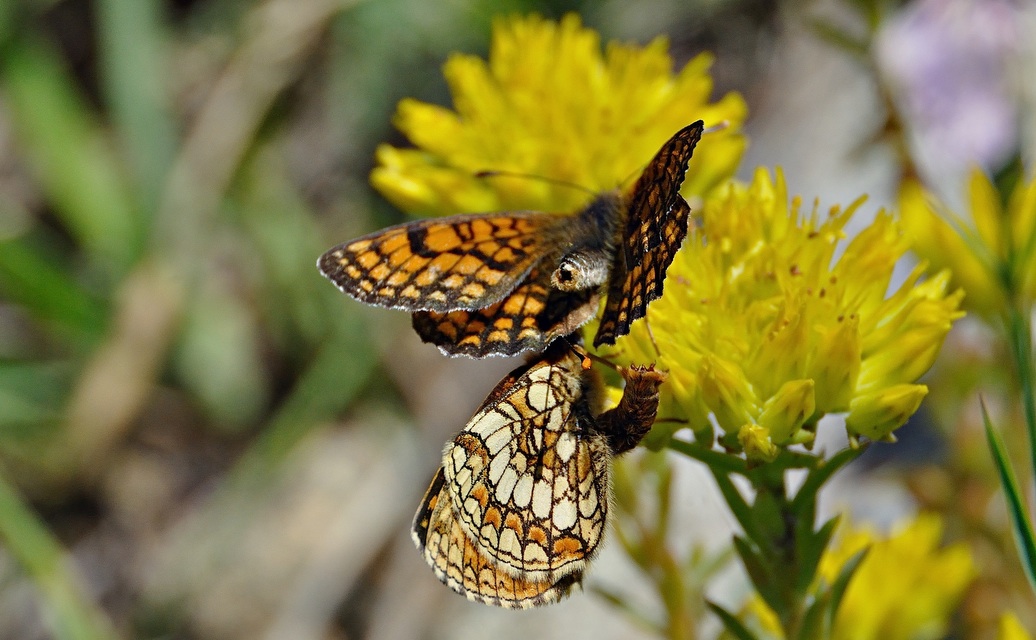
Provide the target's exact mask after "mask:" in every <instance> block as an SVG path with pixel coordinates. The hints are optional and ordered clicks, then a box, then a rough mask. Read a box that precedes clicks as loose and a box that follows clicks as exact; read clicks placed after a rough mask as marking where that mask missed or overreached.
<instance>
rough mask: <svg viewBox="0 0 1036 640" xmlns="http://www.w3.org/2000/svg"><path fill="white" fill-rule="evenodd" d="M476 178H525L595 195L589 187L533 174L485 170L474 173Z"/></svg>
mask: <svg viewBox="0 0 1036 640" xmlns="http://www.w3.org/2000/svg"><path fill="white" fill-rule="evenodd" d="M475 177H476V178H525V179H526V180H540V181H542V182H546V183H547V184H553V185H556V186H558V187H567V188H569V189H576V190H577V191H582V192H584V193H589V194H590V195H592V196H595V195H597V192H596V191H594V190H593V189H590V188H589V187H584V186H583V185H581V184H576V183H575V182H569V181H567V180H561V179H559V178H549V177H547V176H540V175H536V174H534V173H522V172H520V171H501V170H485V171H476V172H475Z"/></svg>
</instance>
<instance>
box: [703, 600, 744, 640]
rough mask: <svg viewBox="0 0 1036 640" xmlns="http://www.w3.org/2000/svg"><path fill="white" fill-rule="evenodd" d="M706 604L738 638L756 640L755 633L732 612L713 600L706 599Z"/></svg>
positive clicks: (739, 639) (740, 639)
mask: <svg viewBox="0 0 1036 640" xmlns="http://www.w3.org/2000/svg"><path fill="white" fill-rule="evenodd" d="M705 604H706V605H708V607H709V609H710V610H711V611H712V612H713V613H714V614H716V616H717V617H718V618H719V619H720V621H721V622H722V623H723V627H724V628H726V630H727V631H728V632H730V634H731V635H733V636H734V637H735V638H737V640H756V636H755V634H753V633H752V632H751V631H749V630H748V627H746V626H745V625H744V624H742V623H741V621H740V620H738V619H737V618H736V617H735V616H734V615H733V614H732V613H730V612H729V611H727V610H726V609H724V608H723V607H721V606H719V605H718V604H716V603H715V602H712V601H711V600H706V601H705Z"/></svg>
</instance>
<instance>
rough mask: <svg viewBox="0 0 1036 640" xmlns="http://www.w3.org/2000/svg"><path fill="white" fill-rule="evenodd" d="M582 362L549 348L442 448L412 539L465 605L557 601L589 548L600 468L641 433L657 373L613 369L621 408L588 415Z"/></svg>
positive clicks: (652, 406) (653, 407) (597, 513)
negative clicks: (621, 385)
mask: <svg viewBox="0 0 1036 640" xmlns="http://www.w3.org/2000/svg"><path fill="white" fill-rule="evenodd" d="M584 358H585V355H582V354H581V353H579V352H577V351H576V350H575V349H574V348H573V347H572V346H571V345H570V344H569V343H568V341H567V340H558V341H557V342H555V343H554V344H553V345H552V346H551V347H550V348H548V350H547V351H546V352H545V353H543V354H542V355H541V356H539V357H538V358H536V359H535V360H533V361H532V362H531V363H529V364H526V365H524V366H522V367H519V368H517V369H515V370H514V371H512V372H511V373H510V374H509V375H508V376H507V377H505V378H504V379H503V380H502V381H501V382H500V383H499V384H498V385H497V386H496V388H495V389H494V390H493V391H492V392H491V393H490V394H489V397H488V398H486V401H485V402H484V403H483V404H482V406H481V407H480V408H479V409H478V411H477V412H476V413H475V415H474V417H472V418H471V420H470V421H469V422H468V424H467V426H466V427H465V428H464V430H463V431H461V432H460V434H458V435H457V437H455V438H454V439H453V440H452V441H451V442H449V443H448V444H447V445H446V448H445V450H444V452H443V457H442V466H441V467H440V468H439V470H438V471H437V472H436V474H435V477H434V479H433V480H432V483H431V486H429V488H428V491H427V492H426V494H425V496H424V499H423V500H422V501H421V506H420V508H419V509H418V510H417V515H416V516H415V518H414V524H413V529H412V535H413V539H414V542H415V544H416V545H417V547H418V549H419V550H420V551H421V552H422V554H423V556H424V558H425V560H426V561H427V562H428V564H429V565H430V566H431V567H432V570H433V571H434V572H435V575H436V576H437V577H438V578H439V580H441V581H442V582H444V583H445V584H446V585H447V586H449V587H450V588H451V589H453V590H454V591H456V592H457V593H460V594H463V595H465V596H467V597H468V599H470V600H474V601H477V602H483V603H486V604H490V605H496V606H500V607H507V608H529V607H535V606H539V605H543V604H550V603H553V602H557V601H558V600H560V599H561V598H562V597H563V596H565V595H566V594H567V593H568V592H569V591H570V590H571V589H572V588H573V587H574V586H576V585H578V584H579V583H580V582H581V580H582V578H583V574H584V572H585V571H586V569H587V566H588V563H589V562H590V561H591V559H592V558H593V556H594V554H595V553H596V552H597V550H598V547H599V546H600V542H601V538H602V536H603V534H604V528H605V523H606V522H607V515H608V499H609V497H608V495H609V494H608V492H609V481H608V469H609V463H610V459H611V458H612V456H615V455H618V454H620V453H623V452H625V451H628V450H630V449H632V448H633V447H635V446H636V445H637V444H638V443H639V442H640V440H641V439H642V438H643V437H644V435H646V434H647V432H648V431H649V430H650V428H651V425H652V423H653V422H654V420H655V414H656V412H657V410H658V387H659V385H660V384H661V383H662V382H663V381H664V380H665V374H664V373H663V372H660V371H656V370H655V369H654V368H652V367H650V366H648V367H638V366H633V367H626V368H620V372H621V373H622V375H623V377H624V378H625V380H626V387H625V390H624V392H623V396H622V399H621V400H620V401H619V404H618V405H617V406H616V407H615V408H613V409H610V410H608V411H605V412H603V413H600V412H599V411H598V406H597V402H598V398H599V396H600V391H601V387H600V381H599V378H597V377H596V376H595V375H594V374H595V372H593V371H590V370H587V369H586V368H584V362H586V363H589V360H588V359H586V360H584ZM587 367H588V365H587Z"/></svg>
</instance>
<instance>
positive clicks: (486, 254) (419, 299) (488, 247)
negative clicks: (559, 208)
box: [317, 211, 565, 313]
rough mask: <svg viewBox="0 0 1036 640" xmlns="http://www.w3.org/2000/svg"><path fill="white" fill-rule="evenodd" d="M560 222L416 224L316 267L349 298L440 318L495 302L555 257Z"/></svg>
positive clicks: (345, 247) (362, 242) (461, 218)
mask: <svg viewBox="0 0 1036 640" xmlns="http://www.w3.org/2000/svg"><path fill="white" fill-rule="evenodd" d="M564 219H565V218H564V216H559V215H557V214H552V213H540V212H531V211H526V212H503V213H498V214H474V215H458V216H451V217H448V218H438V219H430V220H418V221H416V222H410V223H407V224H401V225H397V226H394V227H389V228H387V229H382V230H381V231H377V232H375V233H371V234H368V235H366V236H363V237H361V238H357V239H355V240H352V241H350V242H346V243H344V244H341V245H338V246H337V247H334V248H333V249H331V250H329V251H328V252H327V253H325V254H324V255H322V256H321V257H320V260H319V261H318V262H317V267H318V268H319V269H320V272H321V273H323V274H324V275H325V276H326V277H327V278H328V279H330V280H331V281H332V282H334V283H335V285H337V286H338V288H339V289H341V290H342V291H344V292H345V293H347V294H349V295H350V296H352V297H354V298H356V299H357V300H360V301H361V302H366V303H368V304H373V305H377V306H381V307H388V308H391V309H404V310H406V311H422V310H426V311H435V312H439V313H445V312H448V311H456V310H459V309H480V308H484V307H487V306H489V305H491V304H493V303H494V302H497V301H498V300H500V299H501V298H503V297H504V296H506V295H507V294H508V293H510V292H511V291H513V290H514V289H515V287H517V286H518V284H519V283H520V282H521V281H522V280H523V279H524V278H525V277H526V275H528V273H529V271H531V270H532V268H533V266H534V265H536V263H537V262H538V261H539V260H541V259H542V258H543V256H544V255H545V254H546V253H548V252H550V251H552V250H553V249H554V248H555V247H554V244H555V241H554V240H553V238H554V236H555V234H556V229H557V228H558V227H559V226H561V225H563V224H564Z"/></svg>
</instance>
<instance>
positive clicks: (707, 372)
mask: <svg viewBox="0 0 1036 640" xmlns="http://www.w3.org/2000/svg"><path fill="white" fill-rule="evenodd" d="M860 202H862V199H861V200H859V201H857V202H855V203H853V204H852V205H850V206H849V207H847V208H845V209H840V208H838V207H835V208H833V209H831V211H830V212H829V213H827V214H826V215H821V214H820V213H819V212H818V211H817V210H816V209H815V208H814V210H813V211H811V212H806V213H804V212H802V211H801V210H800V206H801V203H800V201H799V200H798V199H794V200H792V201H790V202H789V199H788V195H787V192H786V187H785V183H784V179H783V177H782V175H781V174H780V172H778V173H777V175H776V179H773V178H771V177H770V176H769V174H768V173H767V172H765V171H762V170H760V171H757V173H756V175H755V177H754V180H753V181H752V183H751V184H750V185H748V186H741V185H737V184H731V185H729V186H728V187H727V188H726V189H723V190H717V191H716V192H715V193H714V194H713V195H712V196H710V197H709V198H708V199H707V200H706V201H705V204H704V211H703V213H702V219H701V221H700V224H699V225H698V226H697V228H695V229H693V230H692V232H691V233H690V234H689V236H688V239H687V240H686V242H685V243H684V247H683V249H682V250H681V251H680V252H679V253H678V254H677V256H676V259H675V261H674V262H673V265H672V266H671V267H670V269H669V274H668V276H667V278H666V283H665V295H663V297H662V298H661V299H659V300H657V301H656V302H655V303H654V304H652V306H651V307H650V308H649V309H648V316H647V321H646V322H644V321H642V322H638V323H635V324H634V325H633V329H632V331H631V333H630V335H629V336H627V337H626V338H624V339H620V340H619V342H618V344H617V345H616V347H615V348H614V349H612V350H609V351H608V353H607V354H606V355H608V356H610V357H612V358H614V359H616V360H619V361H624V362H652V361H655V362H657V363H658V365H657V366H659V368H661V369H664V370H667V371H669V379H668V381H667V383H666V385H664V386H663V388H662V394H663V397H662V407H661V409H660V410H659V416H660V417H663V418H664V417H669V418H674V419H677V420H680V421H686V422H687V423H688V424H689V425H690V426H691V427H692V428H694V429H695V430H696V431H700V430H703V429H705V430H707V429H708V428H709V425H710V416H712V417H713V419H714V420H715V423H716V424H718V426H719V427H720V428H721V429H722V430H723V434H724V435H723V437H722V438H721V442H722V443H723V444H724V445H725V446H727V447H728V448H730V449H735V450H741V451H744V452H745V453H746V455H747V456H748V457H749V458H751V459H756V460H770V459H773V458H774V457H775V456H776V455H777V453H778V452H779V448H780V447H782V446H784V445H788V444H794V443H809V442H810V441H811V440H812V439H813V436H814V428H815V426H816V423H817V421H818V420H819V418H820V417H821V416H823V415H824V414H826V413H831V412H848V417H847V418H846V425H847V428H848V430H849V433H850V435H852V436H866V437H868V438H870V439H874V440H878V439H883V438H887V437H889V435H890V434H891V432H892V431H893V430H894V429H896V428H898V427H899V426H901V425H902V424H903V423H904V422H905V421H906V419H907V418H908V417H909V416H910V415H911V414H912V413H913V412H914V411H916V410H917V407H918V405H919V404H920V402H921V399H922V398H923V397H924V396H925V394H926V392H927V388H926V387H925V386H924V385H919V384H915V381H916V380H917V379H918V378H919V377H920V376H921V374H923V373H924V372H925V371H926V370H927V369H928V368H929V367H930V366H931V364H932V361H933V360H934V358H935V355H936V353H937V351H938V349H939V347H940V345H941V344H942V341H943V338H944V337H945V335H946V333H947V332H948V331H949V329H950V324H951V322H952V321H953V320H954V319H955V318H957V317H959V316H960V315H961V312H960V311H958V307H959V305H960V302H961V297H962V293H961V292H959V291H958V292H954V293H948V292H947V286H948V282H949V274H948V273H945V272H944V273H940V274H938V275H936V276H934V277H932V278H930V279H928V280H926V281H921V280H920V278H921V273H922V270H923V269H922V267H921V266H919V267H918V268H917V269H915V270H914V271H913V272H912V273H910V274H909V275H908V276H907V277H906V279H905V281H903V282H901V283H898V284H897V285H895V286H894V288H893V290H892V291H891V292H889V291H888V289H889V287H890V282H891V279H892V274H893V269H894V267H895V265H896V263H897V262H898V261H899V259H900V257H902V255H903V253H904V252H905V251H906V249H907V242H906V240H905V238H904V237H903V235H902V233H901V231H900V229H899V226H898V224H897V223H896V222H895V221H894V219H893V218H892V217H891V216H890V215H889V214H888V213H886V212H880V213H879V214H878V215H877V216H876V218H875V220H874V222H873V223H872V224H870V225H869V226H868V227H866V228H865V229H863V230H862V231H861V232H860V233H859V234H858V235H857V236H856V237H855V238H854V239H852V240H851V241H850V242H849V243H848V244H847V245H846V246H845V247H844V251H842V252H841V254H840V255H839V248H840V246H841V244H842V242H841V241H842V240H843V239H844V233H843V229H844V228H845V226H846V224H847V223H848V222H849V220H850V219H851V218H852V216H853V214H854V213H855V212H856V210H857V208H858V206H859V204H860ZM591 331H592V329H591ZM663 424H664V423H661V424H659V425H657V426H656V428H655V430H654V431H655V432H654V433H653V434H652V435H653V437H655V438H664V437H665V435H666V434H665V433H664V432H663V433H659V432H660V431H663V430H662V429H660V427H662V426H663ZM679 426H680V425H679V424H675V425H674V428H678V427H679ZM657 442H658V441H657V440H656V444H657Z"/></svg>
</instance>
